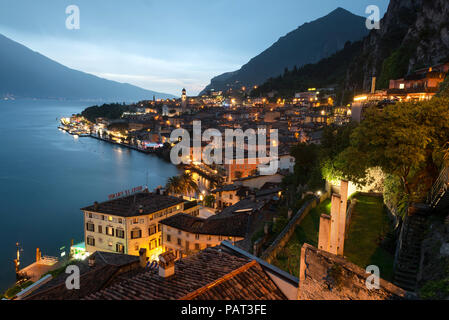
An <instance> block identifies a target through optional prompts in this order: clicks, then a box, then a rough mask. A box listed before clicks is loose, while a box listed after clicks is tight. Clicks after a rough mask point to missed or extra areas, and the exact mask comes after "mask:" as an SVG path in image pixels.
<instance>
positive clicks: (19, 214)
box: [0, 101, 178, 289]
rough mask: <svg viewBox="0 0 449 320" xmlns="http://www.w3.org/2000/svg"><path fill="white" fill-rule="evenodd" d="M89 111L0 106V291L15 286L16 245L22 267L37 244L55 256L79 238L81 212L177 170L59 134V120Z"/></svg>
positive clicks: (65, 105) (38, 104)
mask: <svg viewBox="0 0 449 320" xmlns="http://www.w3.org/2000/svg"><path fill="white" fill-rule="evenodd" d="M87 106H89V104H81V103H76V102H55V101H1V102H0V159H1V166H0V200H1V203H2V205H1V206H0V217H1V219H2V226H3V228H2V232H1V233H0V243H1V246H0V289H4V288H5V287H7V286H8V285H10V284H11V283H12V282H13V281H14V264H13V259H14V255H15V243H16V242H17V241H19V242H20V243H21V245H22V247H23V248H24V252H23V255H22V258H23V265H27V264H29V263H30V262H32V261H33V259H34V257H35V252H36V247H39V248H41V250H42V251H43V254H44V255H57V254H58V250H59V249H58V248H60V247H62V246H68V245H69V244H70V240H71V239H74V240H75V242H77V241H81V240H82V238H83V219H82V214H81V211H80V210H79V209H80V208H82V207H84V206H87V205H90V204H92V203H93V202H94V201H105V200H107V197H108V195H109V194H111V193H115V192H119V191H123V190H127V189H130V188H133V187H136V186H139V185H144V184H146V183H147V181H148V185H149V186H150V188H155V187H157V186H159V185H164V184H165V183H166V180H167V178H168V177H170V176H173V175H176V174H177V173H178V171H177V169H176V167H174V166H173V165H171V164H170V163H166V162H164V161H162V160H161V159H159V158H157V157H155V156H150V155H146V154H142V153H139V152H136V151H133V150H130V149H125V148H122V147H118V146H114V145H112V144H109V143H106V142H102V141H99V140H96V139H91V138H81V137H80V138H78V139H74V137H73V136H71V135H69V134H67V133H65V132H63V131H59V130H57V125H58V121H57V118H59V117H62V116H70V115H71V114H73V113H78V112H80V111H81V110H83V109H84V108H85V107H87ZM147 172H148V178H147Z"/></svg>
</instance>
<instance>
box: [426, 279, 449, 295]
mask: <svg viewBox="0 0 449 320" xmlns="http://www.w3.org/2000/svg"><path fill="white" fill-rule="evenodd" d="M419 295H420V297H421V299H425V300H441V299H447V297H448V296H449V278H448V279H443V280H438V281H429V282H427V283H426V284H425V285H424V286H423V287H422V288H421V290H420V292H419Z"/></svg>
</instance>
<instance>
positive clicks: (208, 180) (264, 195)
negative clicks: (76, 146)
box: [14, 63, 449, 300]
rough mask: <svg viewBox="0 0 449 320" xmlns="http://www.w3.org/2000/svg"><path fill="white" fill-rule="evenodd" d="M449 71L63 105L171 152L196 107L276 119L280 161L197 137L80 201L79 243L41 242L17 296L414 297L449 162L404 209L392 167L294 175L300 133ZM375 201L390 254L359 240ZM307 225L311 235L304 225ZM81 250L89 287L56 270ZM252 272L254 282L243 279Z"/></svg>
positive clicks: (79, 123)
mask: <svg viewBox="0 0 449 320" xmlns="http://www.w3.org/2000/svg"><path fill="white" fill-rule="evenodd" d="M448 71H449V63H446V64H441V65H436V66H432V67H428V68H426V69H423V70H418V71H416V72H415V73H414V74H410V75H407V76H406V77H404V78H402V79H392V80H391V81H390V88H389V89H387V90H376V79H375V78H373V79H372V90H371V91H370V92H366V93H365V94H363V95H357V96H355V97H354V101H353V103H351V104H348V105H345V106H341V105H340V104H339V103H338V100H337V96H336V94H335V93H334V91H335V89H334V88H321V89H316V88H310V89H308V90H307V91H306V92H298V93H297V94H295V97H294V98H285V99H284V98H277V97H276V98H275V93H273V94H271V95H268V96H266V97H259V98H251V97H250V94H249V93H248V91H249V92H250V91H251V90H248V89H246V88H241V90H240V91H238V92H235V91H233V90H232V89H231V90H228V91H227V92H214V91H211V92H209V93H208V94H206V95H202V96H199V97H189V96H187V92H186V90H185V89H183V90H182V96H181V98H180V99H174V100H153V101H141V102H139V103H136V104H133V105H124V106H123V105H120V106H119V107H120V110H122V112H119V113H117V116H116V117H115V118H111V117H107V116H104V115H102V114H101V113H102V112H103V113H104V112H106V111H107V112H109V108H110V106H106V105H105V106H100V107H94V109H95V113H96V114H100V116H97V117H94V116H93V114H95V113H94V112H93V110H92V108H90V109H86V110H85V111H84V112H83V113H82V114H80V115H73V116H72V117H70V118H63V119H62V120H61V126H60V129H61V130H65V131H67V132H69V133H70V134H72V135H74V136H75V137H76V138H78V139H81V138H83V139H88V138H95V139H102V140H104V141H107V142H110V143H114V144H119V145H121V146H123V147H128V148H132V149H134V150H137V151H139V152H143V153H148V154H151V155H149V156H160V157H163V158H164V157H165V159H166V160H167V161H169V158H167V154H168V153H169V152H170V149H171V148H172V147H174V146H175V145H176V144H177V143H178V142H179V141H172V140H171V139H170V133H171V132H172V131H173V130H175V129H177V128H186V129H187V130H189V131H192V130H193V129H192V127H193V121H194V120H201V125H202V129H204V130H207V129H209V128H218V129H219V130H220V131H223V132H224V131H225V130H226V129H242V130H247V129H255V130H257V129H258V128H260V127H263V128H267V129H277V130H278V132H279V137H278V143H279V152H278V159H277V160H278V164H279V167H278V171H277V172H276V173H274V174H272V175H262V174H260V171H259V165H260V163H262V160H261V159H256V161H254V162H253V164H250V163H249V162H248V161H246V162H245V161H244V162H242V163H238V162H237V161H233V162H231V163H228V164H222V165H213V166H208V165H206V164H204V163H198V162H194V161H192V160H193V153H194V152H195V150H194V147H193V146H192V147H191V148H192V149H191V151H190V158H189V159H188V161H186V162H185V163H184V164H181V165H180V168H181V169H182V171H183V173H182V175H181V176H179V177H173V178H171V179H169V181H168V182H167V185H166V186H160V187H158V188H157V189H155V190H148V188H147V187H144V188H137V189H136V190H132V191H131V192H126V193H124V194H116V195H112V196H110V199H109V200H108V201H106V202H101V203H99V202H95V203H94V204H91V205H89V206H87V207H85V208H82V209H81V213H82V215H83V217H84V226H85V230H84V241H83V242H82V243H80V244H76V245H75V244H72V248H71V250H70V257H69V260H67V259H65V260H61V261H57V259H56V261H49V258H48V257H45V258H42V255H41V253H40V251H39V249H38V252H37V254H36V262H35V263H34V264H33V265H31V266H29V267H26V268H24V269H21V270H19V269H17V275H18V279H20V280H19V281H21V282H22V283H23V282H27V281H28V282H29V281H30V280H31V281H32V282H34V284H32V285H31V286H29V287H28V288H27V289H25V290H24V291H22V292H18V293H17V294H16V295H15V296H14V298H15V299H31V300H35V299H44V300H48V299H88V300H95V299H137V298H139V299H142V298H143V299H188V300H193V299H194V300H198V299H199V300H203V299H233V300H253V299H275V300H280V299H289V300H296V299H417V298H418V297H419V296H418V295H417V292H418V291H416V290H417V288H418V284H419V282H420V281H422V279H423V278H424V277H425V275H423V274H422V272H423V270H422V268H423V267H424V266H423V265H421V266H419V263H420V260H421V261H422V258H421V257H422V255H423V254H424V253H423V252H422V250H421V249H420V246H421V242H422V241H423V240H424V239H421V238H420V237H419V236H417V235H416V236H413V232H415V233H416V232H417V230H424V229H423V228H425V227H424V225H425V223H426V221H427V220H428V219H427V218H426V217H427V216H428V214H429V213H428V212H430V211H432V212H433V210H438V209H441V208H445V204H446V198H447V197H448V195H447V192H446V191H445V190H447V189H445V188H447V185H448V181H449V180H448V177H447V169H446V170H445V171H443V173H442V175H441V176H440V178H439V180H438V181H437V182H436V184H435V185H434V186H433V187H432V192H433V193H432V197H430V198H429V201H428V202H427V203H426V204H413V203H412V204H410V206H409V208H408V212H409V213H408V215H406V216H405V217H404V218H398V215H397V214H395V213H393V210H394V209H393V207H392V206H390V207H389V205H390V204H389V203H388V202H387V201H385V200H386V199H384V197H385V195H384V194H383V193H384V192H385V188H384V187H383V186H382V184H384V183H385V179H386V178H385V173H383V172H382V170H381V169H378V172H370V173H369V175H371V176H372V181H370V183H368V184H359V183H357V182H356V181H350V180H345V179H340V180H330V179H327V180H326V179H323V180H321V179H318V180H319V183H318V186H317V187H315V186H314V185H313V184H312V183H309V184H308V183H305V184H303V185H301V184H300V185H299V186H295V184H292V183H291V182H289V180H291V178H292V177H294V176H295V174H297V173H298V172H297V171H299V167H298V165H302V164H301V163H297V161H298V160H299V161H302V160H301V159H300V158H301V157H303V156H304V154H301V153H299V154H298V153H297V152H296V153H295V151H294V149H295V146H297V145H302V146H313V145H316V146H317V147H319V146H321V145H322V144H323V143H324V144H326V143H328V142H327V141H325V140H326V139H329V137H327V136H328V135H329V131H328V130H329V128H331V129H332V130H336V131H338V130H339V129H338V128H344V127H346V126H348V125H350V124H351V123H360V122H362V123H363V122H364V121H365V120H364V118H365V117H366V116H367V115H366V113H367V112H368V114H370V113H369V110H372V109H373V108H374V109H376V110H382V109H384V108H387V107H388V106H391V105H395V104H397V103H402V102H405V103H420V102H426V101H431V100H432V99H433V97H434V96H435V95H436V94H437V93H438V92H440V89H441V88H440V86H441V87H443V86H442V85H441V84H442V83H443V81H444V79H445V78H446V75H447V73H448ZM399 106H400V104H399ZM381 112H382V111H381ZM267 144H268V145H269V144H270V139H268V143H267ZM205 146H206V145H205V144H204V143H203V145H202V146H201V149H202V151H203V149H204V148H205ZM223 148H224V146H223ZM245 149H246V150H247V149H248V146H247V145H246V147H245ZM298 157H299V158H298ZM374 171H375V170H374ZM441 179H442V180H441ZM289 184H291V185H292V186H290V185H289ZM445 186H446V187H445ZM292 187H293V188H296V189H294V190H290V189H291V188H292ZM440 190H441V191H440ZM292 191H293V192H292ZM379 200H380V202H379ZM384 201H385V204H384ZM364 211H367V212H371V211H372V212H371V213H370V214H373V217H374V216H375V215H377V216H378V218H379V217H380V220H379V219H377V220H376V219H374V220H376V221H374V222H372V223H371V224H370V225H367V226H365V228H374V229H375V232H374V235H373V238H372V239H367V241H374V247H373V250H377V251H379V252H381V254H379V255H381V256H382V257H377V258H375V257H374V256H371V257H363V254H360V252H361V251H363V250H364V248H363V247H361V244H362V243H363V242H364V240H361V239H359V237H360V236H361V235H360V234H357V231H356V230H354V228H356V225H357V224H360V223H362V221H363V219H364V217H363V215H364V214H368V213H367V212H364ZM415 212H416V214H412V213H415ZM311 219H312V220H313V221H314V222H312V220H311ZM365 219H366V218H365ZM307 223H309V224H310V223H313V224H314V225H315V227H312V229H310V227H311V226H305V224H307ZM398 225H399V228H396V230H395V231H394V228H393V227H394V226H396V227H397V226H398ZM299 230H302V231H301V232H305V233H307V235H305V236H302V237H300V238H297V237H298V236H297V233H298V232H299ZM359 232H360V231H359ZM364 236H365V237H367V238H369V237H370V235H369V234H366V235H364ZM393 239H394V240H393ZM292 248H293V250H294V251H296V252H292ZM365 249H366V248H365ZM442 250H443V248H442ZM368 255H369V253H368ZM305 261H307V263H305ZM367 262H370V263H372V264H374V265H377V266H378V268H380V270H381V277H382V275H383V276H384V278H381V279H380V282H378V287H377V289H375V290H372V289H369V288H367V287H366V286H365V279H366V274H367V272H368V271H366V270H365V268H367V267H368V265H367V264H366V263H367ZM73 263H75V264H76V265H77V266H78V267H79V268H80V270H81V272H82V274H81V290H75V291H71V290H67V288H66V286H65V283H64V281H62V280H63V278H64V277H65V276H64V274H61V273H60V271H58V270H62V269H64V268H65V266H66V265H68V264H73ZM421 263H422V262H421ZM43 266H45V267H43ZM199 270H201V272H202V276H201V277H198V272H200V271H199ZM208 272H210V274H208ZM46 274H47V275H46ZM52 274H54V275H55V276H54V277H53V276H52ZM231 274H232V275H233V276H230V275H231ZM249 279H251V281H250V282H248V281H249ZM256 279H257V280H256ZM323 279H326V280H323ZM87 283H89V285H88V284H87ZM210 283H214V284H213V285H210ZM249 283H250V285H249ZM242 286H245V288H246V289H245V290H244V291H242V290H239V289H238V288H241V287H242ZM224 287H226V288H229V289H227V290H224ZM168 288H170V289H168ZM172 288H177V290H173V289H172ZM332 288H336V290H333V289H332Z"/></svg>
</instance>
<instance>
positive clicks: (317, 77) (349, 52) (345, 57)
mask: <svg viewBox="0 0 449 320" xmlns="http://www.w3.org/2000/svg"><path fill="white" fill-rule="evenodd" d="M361 51H362V42H361V41H359V42H354V43H351V42H347V43H346V45H345V47H344V49H342V50H340V51H338V52H337V53H335V54H334V55H332V56H331V57H329V58H326V59H323V60H321V61H320V62H318V63H316V64H308V65H305V66H303V67H301V68H297V67H295V68H293V70H291V71H289V70H286V71H285V72H284V75H282V76H279V77H277V78H271V79H269V80H267V81H266V82H265V83H264V84H263V85H261V86H259V88H257V89H255V90H253V91H252V92H251V96H252V97H259V96H262V95H264V96H265V95H266V94H267V93H268V92H271V91H277V92H278V94H277V96H276V98H277V97H283V98H285V97H293V96H294V94H295V92H299V91H306V90H307V89H308V88H311V87H313V88H317V87H320V88H324V87H327V86H334V85H335V84H337V85H338V87H339V88H340V90H338V91H339V92H341V91H342V88H343V87H344V79H345V76H346V73H347V70H348V69H349V67H350V64H351V62H352V61H353V59H354V58H355V57H356V56H358V55H359V54H360V52H361ZM330 70H331V71H330ZM340 97H341V94H340ZM338 101H340V99H338Z"/></svg>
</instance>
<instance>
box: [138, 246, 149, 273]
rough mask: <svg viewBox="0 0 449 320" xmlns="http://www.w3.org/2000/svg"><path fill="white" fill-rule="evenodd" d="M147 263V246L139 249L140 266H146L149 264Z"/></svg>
mask: <svg viewBox="0 0 449 320" xmlns="http://www.w3.org/2000/svg"><path fill="white" fill-rule="evenodd" d="M147 263H148V258H147V249H146V248H141V249H140V250H139V264H140V267H142V268H145V267H146V266H147Z"/></svg>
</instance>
